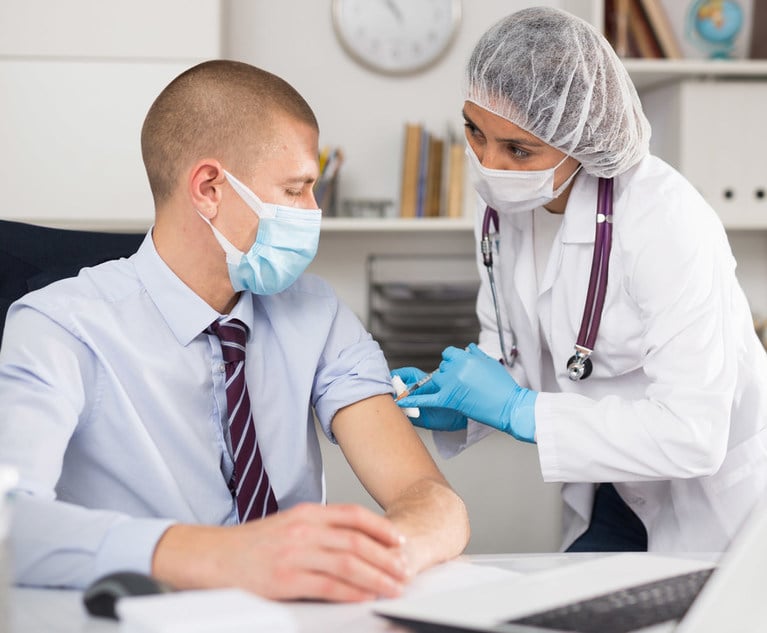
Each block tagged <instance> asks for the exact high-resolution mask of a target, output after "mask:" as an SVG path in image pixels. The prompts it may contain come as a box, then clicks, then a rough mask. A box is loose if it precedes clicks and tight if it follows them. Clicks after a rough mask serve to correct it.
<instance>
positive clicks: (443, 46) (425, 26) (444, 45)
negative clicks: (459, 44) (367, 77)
mask: <svg viewBox="0 0 767 633" xmlns="http://www.w3.org/2000/svg"><path fill="white" fill-rule="evenodd" d="M332 15H333V27H334V28H335V31H336V35H337V36H338V39H339V40H340V42H341V45H342V46H343V47H344V49H345V50H346V51H347V52H348V53H349V54H350V55H351V56H352V57H353V58H354V59H355V60H356V61H357V62H359V63H361V64H363V65H364V66H365V67H367V68H369V69H371V70H374V71H377V72H381V73H386V74H391V75H404V74H409V73H414V72H416V71H419V70H423V69H424V68H427V67H428V66H431V65H432V64H434V63H435V62H436V61H437V60H438V59H440V57H442V55H444V54H445V52H446V51H447V50H448V48H449V47H450V44H451V42H452V41H453V38H454V36H455V34H456V32H457V31H458V26H459V24H460V21H461V0H332Z"/></svg>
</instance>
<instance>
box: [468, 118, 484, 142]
mask: <svg viewBox="0 0 767 633" xmlns="http://www.w3.org/2000/svg"><path fill="white" fill-rule="evenodd" d="M464 127H465V128H466V133H467V134H468V135H469V136H471V137H472V138H475V139H477V140H481V139H483V138H484V134H482V132H480V130H479V128H478V127H477V126H476V125H474V124H473V123H471V122H470V121H466V122H465V123H464Z"/></svg>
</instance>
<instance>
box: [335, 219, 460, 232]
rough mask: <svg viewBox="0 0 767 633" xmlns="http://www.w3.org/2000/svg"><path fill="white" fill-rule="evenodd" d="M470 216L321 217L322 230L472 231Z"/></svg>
mask: <svg viewBox="0 0 767 633" xmlns="http://www.w3.org/2000/svg"><path fill="white" fill-rule="evenodd" d="M473 229H474V223H473V221H472V219H471V218H470V217H461V218H323V219H322V231H323V232H339V233H353V232H366V231H376V232H377V231H395V232H402V231H404V232H413V233H419V232H424V231H441V232H449V233H452V232H460V231H472V230H473Z"/></svg>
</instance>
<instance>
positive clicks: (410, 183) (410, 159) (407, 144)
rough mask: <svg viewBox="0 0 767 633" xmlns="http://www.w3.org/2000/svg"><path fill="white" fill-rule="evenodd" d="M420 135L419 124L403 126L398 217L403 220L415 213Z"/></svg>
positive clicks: (413, 215)
mask: <svg viewBox="0 0 767 633" xmlns="http://www.w3.org/2000/svg"><path fill="white" fill-rule="evenodd" d="M422 134H423V126H422V125H421V124H420V123H406V124H405V138H404V145H403V152H402V190H401V193H400V215H401V216H402V217H403V218H414V217H415V216H416V213H417V208H418V176H419V166H420V160H421V136H422Z"/></svg>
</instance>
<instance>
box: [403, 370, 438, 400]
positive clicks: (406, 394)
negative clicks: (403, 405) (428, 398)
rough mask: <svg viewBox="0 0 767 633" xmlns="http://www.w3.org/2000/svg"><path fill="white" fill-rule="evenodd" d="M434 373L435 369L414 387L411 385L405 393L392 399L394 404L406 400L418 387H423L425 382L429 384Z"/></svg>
mask: <svg viewBox="0 0 767 633" xmlns="http://www.w3.org/2000/svg"><path fill="white" fill-rule="evenodd" d="M435 373H437V370H436V369H435V370H434V371H433V372H431V373H430V374H426V375H425V376H424V377H423V378H421V379H420V380H419V381H418V382H416V383H415V384H414V385H411V386H410V387H408V388H407V389H406V390H405V391H403V392H402V393H401V394H399V395H398V396H397V397H396V398H394V402H399V401H400V400H402V398H407V397H408V396H409V395H410V394H411V393H412V392H413V391H415V390H416V389H418V388H419V387H423V386H424V385H425V384H426V383H427V382H429V381H430V380H431V379H432V377H433V376H434V374H435Z"/></svg>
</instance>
